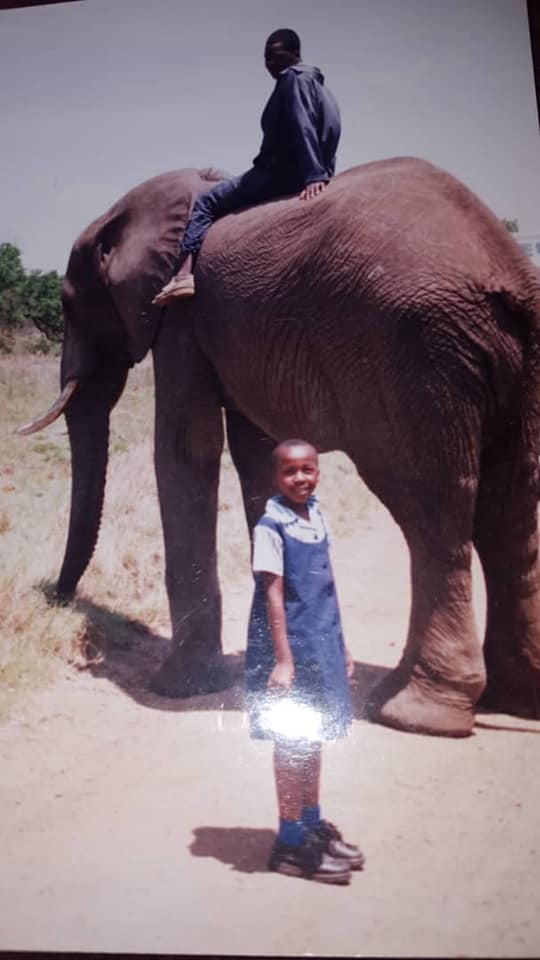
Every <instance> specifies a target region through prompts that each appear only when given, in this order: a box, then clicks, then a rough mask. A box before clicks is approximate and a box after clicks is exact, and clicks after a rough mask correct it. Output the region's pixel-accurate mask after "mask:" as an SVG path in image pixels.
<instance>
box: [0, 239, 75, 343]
mask: <svg viewBox="0 0 540 960" xmlns="http://www.w3.org/2000/svg"><path fill="white" fill-rule="evenodd" d="M61 297H62V277H61V276H60V275H59V274H58V273H57V272H56V270H51V271H50V272H49V273H42V271H41V270H32V271H31V272H30V273H27V272H26V270H25V269H24V267H23V265H22V262H21V251H20V250H19V249H18V247H16V246H14V244H12V243H1V244H0V330H1V329H2V328H3V329H6V328H7V329H8V330H9V331H13V330H14V329H15V328H16V327H21V326H23V324H24V323H33V324H34V325H35V326H36V327H37V328H38V330H39V331H40V332H41V333H43V334H45V336H46V337H47V338H48V339H49V340H55V341H60V340H61V339H62V334H63V318H62V299H61Z"/></svg>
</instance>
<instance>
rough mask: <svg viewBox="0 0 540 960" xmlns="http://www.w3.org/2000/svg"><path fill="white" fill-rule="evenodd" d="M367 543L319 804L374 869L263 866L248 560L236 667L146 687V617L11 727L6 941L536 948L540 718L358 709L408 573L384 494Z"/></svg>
mask: <svg viewBox="0 0 540 960" xmlns="http://www.w3.org/2000/svg"><path fill="white" fill-rule="evenodd" d="M358 548H359V544H358V540H356V541H355V543H354V544H353V543H352V541H350V540H348V539H347V538H341V539H340V540H339V542H336V546H335V550H334V566H335V569H336V579H337V583H338V587H339V592H340V595H341V598H342V610H343V616H344V621H345V628H346V633H347V637H348V640H349V643H350V645H351V648H352V650H353V653H354V655H355V658H356V660H357V662H358V664H357V679H356V686H355V690H354V694H355V699H356V701H357V705H358V710H357V714H358V716H359V719H357V720H356V721H355V723H354V727H353V731H352V734H351V736H350V737H349V738H348V739H347V740H346V741H343V742H341V743H339V744H337V745H335V746H329V748H328V749H327V751H326V754H325V760H324V771H323V775H324V781H323V808H324V813H325V814H326V815H327V816H328V817H329V818H330V819H333V820H335V821H337V822H338V823H339V825H340V826H341V827H342V828H343V830H344V832H345V834H346V836H347V837H349V838H351V839H353V840H355V841H357V842H359V843H360V844H361V845H362V847H363V849H364V851H365V854H366V857H367V866H366V869H365V871H364V872H363V873H359V874H355V875H354V876H353V880H352V883H351V885H350V886H349V887H346V888H328V887H324V886H322V885H317V884H315V883H309V882H306V881H300V880H292V879H288V878H284V877H281V876H276V875H273V874H269V873H268V872H266V870H265V860H266V856H267V853H268V850H269V847H270V844H271V841H272V831H273V829H274V824H275V817H276V813H275V801H274V796H273V786H272V778H271V747H270V746H269V745H267V744H254V743H252V742H250V741H249V738H248V736H247V733H246V730H245V727H244V722H243V715H242V711H241V684H240V671H241V663H240V660H241V657H240V654H239V651H241V649H242V647H243V644H244V630H245V621H246V613H247V605H248V602H249V583H248V581H247V580H246V583H245V584H244V585H243V587H242V588H240V587H238V588H235V590H234V591H231V592H229V593H228V594H227V595H226V597H225V620H226V623H225V644H226V650H227V652H228V654H230V658H231V665H232V667H233V669H235V670H236V671H237V676H238V683H237V685H236V687H233V688H232V689H231V690H228V691H226V692H225V693H224V694H219V695H214V696H211V697H205V698H196V699H194V700H191V701H189V702H178V701H173V700H163V699H160V698H157V697H155V696H153V695H152V694H150V693H149V692H148V690H147V687H146V683H147V676H148V674H149V672H150V671H151V670H152V669H153V668H154V666H155V664H157V662H158V661H159V659H160V657H161V656H162V655H163V652H164V641H163V639H162V638H159V637H150V636H148V635H145V634H144V632H141V631H137V630H134V632H133V638H132V641H131V642H130V644H129V648H128V649H118V648H117V647H115V645H114V638H110V639H109V655H108V658H107V661H106V662H105V663H104V664H101V665H96V666H94V667H93V668H92V669H90V670H86V671H84V672H79V673H77V672H74V671H68V670H67V669H66V671H65V672H64V674H63V675H62V676H61V677H60V678H59V679H58V681H57V682H56V683H55V684H54V685H52V686H51V687H49V688H48V689H46V690H44V691H42V692H41V693H40V694H39V695H36V696H35V697H34V698H33V700H32V701H31V702H30V703H28V704H27V705H26V706H25V707H24V708H22V707H19V708H18V709H17V710H16V711H15V712H14V713H13V715H12V718H11V720H10V722H9V723H8V724H7V725H6V726H4V727H3V728H1V729H0V764H1V770H2V773H1V780H2V787H1V789H2V817H1V823H0V834H1V840H0V842H1V849H2V868H1V870H0V905H1V906H0V948H2V949H4V950H6V949H32V950H79V951H133V952H140V953H144V952H149V951H151V952H174V953H196V952H205V953H223V954H242V953H250V954H253V953H255V954H273V955H279V954H304V953H312V954H323V955H324V954H326V955H331V954H341V955H365V954H371V955H389V954H391V955H397V956H407V955H411V954H412V955H432V956H441V955H444V956H456V957H457V956H463V955H467V956H471V955H474V956H485V955H490V956H500V957H504V956H533V955H538V952H539V949H540V835H539V834H540V824H539V819H540V818H539V814H538V809H539V789H538V768H539V762H538V761H539V751H540V740H537V736H538V734H539V733H540V723H536V724H535V723H532V722H528V721H519V720H515V719H512V718H510V717H505V716H495V715H488V714H482V715H479V717H478V724H477V727H476V730H475V735H474V737H471V738H469V739H467V740H458V741H451V740H442V739H434V738H427V737H421V736H415V735H410V734H400V733H397V732H394V731H391V730H387V729H384V728H383V727H379V726H375V725H372V724H369V723H368V722H367V721H366V720H365V719H362V711H361V703H362V699H363V693H364V691H365V689H366V687H367V686H368V685H369V684H370V683H371V682H373V680H374V679H376V678H377V676H379V675H380V673H381V671H382V670H383V669H384V668H386V667H388V666H389V665H391V664H392V663H393V662H395V661H396V660H397V658H398V657H399V653H400V649H401V645H402V643H403V638H404V633H405V627H406V621H407V609H408V593H407V591H408V578H407V557H406V553H405V550H404V547H403V544H402V541H401V537H400V534H399V532H398V531H397V529H396V528H395V526H394V525H393V523H392V522H391V521H390V519H389V518H388V517H387V515H386V514H385V512H384V511H383V510H382V508H374V509H373V510H372V511H371V512H370V513H369V515H368V517H367V518H366V521H365V529H364V531H363V537H362V543H361V550H360V555H358V554H359V549H358ZM353 555H354V556H355V558H356V559H355V562H354V563H353V562H352V559H351V558H352V556H353ZM481 603H482V599H481V589H480V588H479V589H478V605H479V608H480V607H481Z"/></svg>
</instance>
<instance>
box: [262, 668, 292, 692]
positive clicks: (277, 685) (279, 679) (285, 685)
mask: <svg viewBox="0 0 540 960" xmlns="http://www.w3.org/2000/svg"><path fill="white" fill-rule="evenodd" d="M293 680H294V665H293V664H292V663H276V665H275V667H274V669H273V670H272V673H271V674H270V676H269V677H268V689H269V690H290V689H291V687H292V684H293Z"/></svg>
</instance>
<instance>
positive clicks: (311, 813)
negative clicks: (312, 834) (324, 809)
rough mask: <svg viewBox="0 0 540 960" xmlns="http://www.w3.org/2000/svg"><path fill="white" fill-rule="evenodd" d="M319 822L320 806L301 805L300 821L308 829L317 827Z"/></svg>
mask: <svg viewBox="0 0 540 960" xmlns="http://www.w3.org/2000/svg"><path fill="white" fill-rule="evenodd" d="M320 822H321V808H320V807H302V823H303V824H304V826H305V827H307V828H308V829H309V830H313V828H314V827H318V825H319V823H320Z"/></svg>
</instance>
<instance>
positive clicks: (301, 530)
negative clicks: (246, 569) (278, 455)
mask: <svg viewBox="0 0 540 960" xmlns="http://www.w3.org/2000/svg"><path fill="white" fill-rule="evenodd" d="M307 508H308V514H309V520H305V519H304V518H303V517H299V516H298V514H297V513H295V511H294V510H292V509H291V508H290V507H287V506H286V505H285V504H284V503H283V502H282V500H281V497H279V496H276V497H271V498H270V500H267V502H266V507H265V511H264V512H265V516H267V517H270V519H272V520H276V521H277V522H278V523H282V524H285V525H286V526H287V533H288V534H290V536H291V537H294V538H295V540H300V541H301V542H302V543H315V542H317V541H321V540H324V537H325V536H328V528H327V525H326V523H325V521H324V520H323V517H322V514H321V512H320V510H319V501H318V500H317V497H315V496H312V497H310V498H309V500H308V501H307ZM262 571H264V572H265V573H275V574H277V575H278V576H280V577H282V576H283V540H282V539H281V537H280V535H279V533H276V531H275V530H271V529H270V528H269V527H265V526H261V525H259V524H257V526H256V527H255V531H254V535H253V572H254V573H260V572H262Z"/></svg>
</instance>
